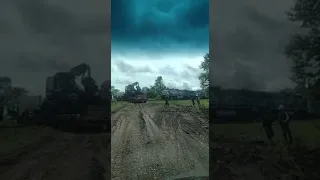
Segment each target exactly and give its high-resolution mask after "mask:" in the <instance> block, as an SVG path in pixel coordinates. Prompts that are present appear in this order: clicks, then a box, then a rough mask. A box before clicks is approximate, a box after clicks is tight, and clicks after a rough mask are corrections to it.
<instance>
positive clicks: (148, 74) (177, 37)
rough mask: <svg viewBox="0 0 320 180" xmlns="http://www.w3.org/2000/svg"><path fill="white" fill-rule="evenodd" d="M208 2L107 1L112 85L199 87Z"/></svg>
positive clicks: (206, 32) (205, 36)
mask: <svg viewBox="0 0 320 180" xmlns="http://www.w3.org/2000/svg"><path fill="white" fill-rule="evenodd" d="M208 19H209V1H208V0H197V1H194V0H175V1H171V0H154V1H150V0H117V1H113V3H112V21H111V22H112V26H111V27H112V30H111V31H112V51H111V54H112V59H111V61H112V62H111V66H112V70H111V71H112V85H114V86H115V87H116V88H119V89H121V90H124V87H125V86H126V85H128V84H129V83H133V82H135V81H138V82H139V83H140V86H141V87H143V86H148V87H149V86H150V85H152V84H153V83H154V80H155V79H156V77H157V76H162V77H163V79H164V82H165V84H166V85H168V86H169V87H173V88H179V89H197V88H199V86H200V84H199V80H198V75H199V73H200V70H199V65H200V63H201V61H202V60H203V56H204V55H205V53H207V52H208V51H209V49H208V48H209V42H208V40H209V29H208V23H209V20H208Z"/></svg>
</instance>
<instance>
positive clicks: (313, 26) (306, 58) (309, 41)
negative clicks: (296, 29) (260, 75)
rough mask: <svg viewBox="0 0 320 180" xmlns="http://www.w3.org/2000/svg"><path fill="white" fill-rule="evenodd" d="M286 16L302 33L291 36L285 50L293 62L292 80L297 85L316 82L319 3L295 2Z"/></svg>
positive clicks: (319, 47)
mask: <svg viewBox="0 0 320 180" xmlns="http://www.w3.org/2000/svg"><path fill="white" fill-rule="evenodd" d="M287 15H288V18H289V20H290V21H292V22H294V23H299V24H300V25H301V26H300V27H301V28H302V29H303V32H304V33H300V34H295V35H293V36H292V37H291V41H290V43H289V44H288V45H287V46H286V49H285V54H286V55H287V57H288V58H290V59H291V60H292V62H293V66H292V73H293V75H292V80H293V81H294V82H295V83H297V84H298V85H305V84H306V83H310V82H311V81H312V82H313V83H314V82H317V81H318V80H319V78H318V76H319V74H320V68H319V62H320V45H319V44H320V18H319V17H320V3H319V2H318V1H315V0H311V1H310V0H297V1H296V3H295V5H294V7H293V8H292V9H291V10H290V11H289V12H287Z"/></svg>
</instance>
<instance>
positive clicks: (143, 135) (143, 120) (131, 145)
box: [111, 104, 209, 180]
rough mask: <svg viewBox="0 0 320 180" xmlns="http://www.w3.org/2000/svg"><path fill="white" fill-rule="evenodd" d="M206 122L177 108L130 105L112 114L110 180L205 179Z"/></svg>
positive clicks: (207, 162)
mask: <svg viewBox="0 0 320 180" xmlns="http://www.w3.org/2000/svg"><path fill="white" fill-rule="evenodd" d="M207 127H208V120H205V119H202V118H199V117H197V116H196V115H195V114H194V113H191V111H188V110H187V109H183V108H181V107H178V106H174V107H170V108H167V109H166V108H164V106H163V104H160V105H156V104H132V105H129V106H127V107H125V108H123V109H122V110H121V111H118V112H116V113H114V114H113V115H112V139H111V145H112V150H111V170H112V179H114V180H118V179H119V180H120V179H121V180H122V179H128V180H129V179H173V178H178V177H187V176H208V174H209V172H208V171H209V133H208V128H207Z"/></svg>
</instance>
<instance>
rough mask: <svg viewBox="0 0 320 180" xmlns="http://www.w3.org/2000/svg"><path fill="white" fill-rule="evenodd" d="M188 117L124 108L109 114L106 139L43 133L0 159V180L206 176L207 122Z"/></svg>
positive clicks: (148, 107)
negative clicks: (110, 120) (109, 127)
mask: <svg viewBox="0 0 320 180" xmlns="http://www.w3.org/2000/svg"><path fill="white" fill-rule="evenodd" d="M179 111H180V112H179ZM188 111H190V110H188V109H182V108H178V107H172V108H170V109H167V110H165V109H164V108H163V105H152V104H136V105H135V104H132V105H128V106H126V107H124V108H122V109H120V110H119V111H117V112H115V113H113V114H112V138H110V133H99V134H97V133H94V134H93V133H81V134H73V133H67V132H60V131H54V130H52V129H51V128H47V129H48V130H45V131H44V135H43V138H39V140H38V141H35V142H33V143H29V145H26V146H23V147H24V148H18V149H16V150H13V151H12V152H10V153H6V154H0V179H5V180H57V179H59V180H71V179H74V180H104V179H110V177H112V179H115V180H117V179H121V180H130V179H137V180H144V179H148V180H149V179H173V178H178V177H183V176H191V175H192V176H207V175H208V170H209V167H208V166H209V154H208V152H209V149H208V142H209V141H208V134H209V133H208V121H207V120H205V119H202V118H196V117H195V115H194V114H193V113H189V112H188ZM39 128H40V127H39ZM39 128H38V129H39ZM110 140H112V142H110ZM110 145H112V148H111V147H110ZM110 150H111V152H112V154H111V155H110ZM110 157H111V159H110ZM110 161H111V167H110ZM110 169H111V170H112V174H111V172H110Z"/></svg>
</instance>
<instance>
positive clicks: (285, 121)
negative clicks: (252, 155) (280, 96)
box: [277, 105, 292, 144]
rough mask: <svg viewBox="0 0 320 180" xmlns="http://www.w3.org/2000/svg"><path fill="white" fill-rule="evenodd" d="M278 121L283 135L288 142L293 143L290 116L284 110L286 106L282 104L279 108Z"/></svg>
mask: <svg viewBox="0 0 320 180" xmlns="http://www.w3.org/2000/svg"><path fill="white" fill-rule="evenodd" d="M277 115H278V117H277V118H278V121H279V124H280V127H281V130H282V133H283V137H284V139H285V141H286V142H287V143H288V144H291V143H292V133H291V129H290V116H289V115H288V113H287V112H285V111H284V106H283V105H280V106H279V108H278V114H277Z"/></svg>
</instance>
